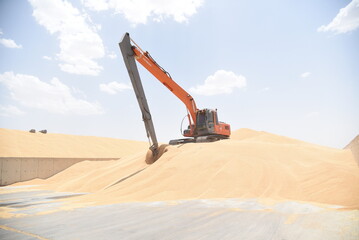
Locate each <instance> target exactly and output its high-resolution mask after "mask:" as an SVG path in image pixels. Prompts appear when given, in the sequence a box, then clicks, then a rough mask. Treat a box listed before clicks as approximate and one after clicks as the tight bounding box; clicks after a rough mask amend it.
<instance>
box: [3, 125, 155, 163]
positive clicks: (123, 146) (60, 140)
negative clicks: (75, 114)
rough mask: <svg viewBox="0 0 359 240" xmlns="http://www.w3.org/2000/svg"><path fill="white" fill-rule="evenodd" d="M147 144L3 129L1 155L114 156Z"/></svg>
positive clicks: (134, 150)
mask: <svg viewBox="0 0 359 240" xmlns="http://www.w3.org/2000/svg"><path fill="white" fill-rule="evenodd" d="M147 145H148V144H147V143H145V142H138V141H130V140H122V139H114V138H105V137H91V136H75V135H66V134H56V133H47V134H42V133H30V132H25V131H20V130H12V129H4V128H0V157H32V158H36V157H43V158H47V157H56V158H114V157H122V156H124V155H128V154H132V153H136V152H138V149H143V148H146V147H147Z"/></svg>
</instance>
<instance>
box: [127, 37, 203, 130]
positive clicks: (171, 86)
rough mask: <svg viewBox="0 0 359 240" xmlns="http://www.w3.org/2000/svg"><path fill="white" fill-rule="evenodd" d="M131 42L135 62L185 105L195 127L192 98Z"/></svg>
mask: <svg viewBox="0 0 359 240" xmlns="http://www.w3.org/2000/svg"><path fill="white" fill-rule="evenodd" d="M132 42H133V43H134V46H132V50H133V52H134V54H135V58H136V60H137V61H138V62H139V63H141V65H142V66H144V67H145V68H146V69H147V70H148V71H149V72H150V73H152V75H153V76H155V77H156V78H157V79H158V80H159V81H160V82H161V83H162V84H163V85H165V87H166V88H168V90H170V91H171V92H172V93H173V94H174V95H176V96H177V97H178V98H179V99H180V100H181V101H182V102H183V103H184V104H185V105H186V108H187V110H188V112H189V114H190V116H191V119H190V123H193V124H194V125H196V112H197V110H198V109H197V106H196V102H195V101H194V99H193V97H192V96H191V95H190V94H189V93H188V92H186V91H185V90H184V89H183V88H182V87H181V86H180V85H178V84H177V83H176V82H175V81H173V80H172V78H171V76H170V75H169V73H168V72H166V71H165V70H164V69H163V68H162V67H161V66H160V65H158V64H157V62H156V61H155V60H154V59H153V58H152V57H151V55H150V54H149V53H148V52H144V51H143V50H142V49H141V48H140V47H139V46H138V45H137V44H136V43H135V42H134V41H132Z"/></svg>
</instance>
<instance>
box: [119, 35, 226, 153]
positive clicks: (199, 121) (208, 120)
mask: <svg viewBox="0 0 359 240" xmlns="http://www.w3.org/2000/svg"><path fill="white" fill-rule="evenodd" d="M119 46H120V49H121V52H122V56H123V59H124V62H125V65H126V68H127V71H128V74H129V76H130V79H131V83H132V86H133V89H134V91H135V94H136V98H137V101H138V103H139V106H140V109H141V112H142V119H143V121H144V123H145V128H146V131H147V137H148V138H149V139H150V140H151V141H152V143H151V146H150V150H151V154H152V157H153V159H157V158H158V157H159V156H158V155H159V147H158V142H157V138H156V133H155V129H154V126H153V122H152V117H151V113H150V110H149V107H148V103H147V100H146V96H145V92H144V90H143V86H142V82H141V78H140V75H139V72H138V69H137V65H136V61H137V62H139V63H140V64H141V65H142V66H143V67H145V68H146V69H147V70H148V71H149V72H150V73H151V74H152V75H153V76H155V77H156V78H157V79H158V80H159V81H160V82H161V83H162V84H163V85H164V86H165V87H166V88H168V90H170V91H171V92H172V93H173V94H174V95H175V96H176V97H178V98H179V99H180V100H181V101H182V102H183V103H184V104H185V106H186V108H187V117H188V121H189V125H188V128H187V129H185V130H184V131H183V136H185V137H187V138H183V139H175V140H171V141H170V142H169V144H172V145H174V144H181V143H188V142H213V141H217V140H221V139H227V138H229V136H230V134H231V129H230V125H229V124H226V123H223V122H220V121H219V120H218V116H217V109H216V110H212V109H207V108H205V109H198V108H197V106H196V102H195V101H194V99H193V97H192V96H191V95H190V94H189V93H188V92H186V91H185V90H184V89H183V88H182V87H181V86H179V85H178V84H177V83H176V82H175V81H173V79H172V77H171V75H170V74H169V73H168V72H167V71H165V70H164V69H163V68H162V67H161V66H160V65H158V64H157V62H156V61H155V60H154V59H153V58H152V57H151V55H150V54H149V53H148V52H144V51H143V50H142V49H141V48H140V47H139V46H138V45H137V44H136V43H135V42H134V41H133V40H132V39H131V38H130V35H129V33H125V35H124V36H123V38H122V41H121V42H120V43H119ZM135 60H136V61H135Z"/></svg>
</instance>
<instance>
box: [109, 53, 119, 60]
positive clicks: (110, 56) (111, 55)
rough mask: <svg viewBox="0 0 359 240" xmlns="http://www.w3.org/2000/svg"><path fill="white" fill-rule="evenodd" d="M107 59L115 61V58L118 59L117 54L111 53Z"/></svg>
mask: <svg viewBox="0 0 359 240" xmlns="http://www.w3.org/2000/svg"><path fill="white" fill-rule="evenodd" d="M107 57H109V58H111V59H115V58H117V55H116V53H114V52H111V53H110V54H108V55H107Z"/></svg>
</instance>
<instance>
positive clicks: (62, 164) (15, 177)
mask: <svg viewBox="0 0 359 240" xmlns="http://www.w3.org/2000/svg"><path fill="white" fill-rule="evenodd" d="M116 159H119V158H17V157H1V158H0V186H5V185H9V184H12V183H16V182H22V181H27V180H31V179H34V178H41V179H46V178H48V177H51V176H53V175H55V174H56V173H59V172H61V171H63V170H65V169H66V168H68V167H70V166H72V165H74V164H75V163H78V162H81V161H85V160H89V161H106V160H116Z"/></svg>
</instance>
